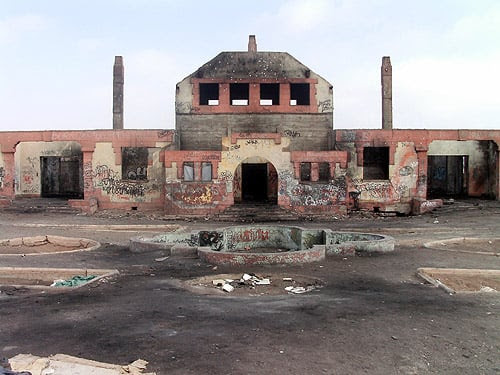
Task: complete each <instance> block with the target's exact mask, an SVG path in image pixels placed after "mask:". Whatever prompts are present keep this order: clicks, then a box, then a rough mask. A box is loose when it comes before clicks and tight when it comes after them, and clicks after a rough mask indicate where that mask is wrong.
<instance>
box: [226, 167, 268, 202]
mask: <svg viewBox="0 0 500 375" xmlns="http://www.w3.org/2000/svg"><path fill="white" fill-rule="evenodd" d="M233 191H234V201H235V203H266V204H277V201H278V173H277V172H276V168H275V167H274V165H273V164H272V163H271V162H269V161H268V160H266V159H264V158H261V157H252V158H248V159H245V160H244V161H243V162H241V164H239V165H238V167H237V168H236V172H235V174H234V180H233Z"/></svg>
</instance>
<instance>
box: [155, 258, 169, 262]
mask: <svg viewBox="0 0 500 375" xmlns="http://www.w3.org/2000/svg"><path fill="white" fill-rule="evenodd" d="M167 259H168V257H161V258H155V261H157V262H163V261H164V260H167Z"/></svg>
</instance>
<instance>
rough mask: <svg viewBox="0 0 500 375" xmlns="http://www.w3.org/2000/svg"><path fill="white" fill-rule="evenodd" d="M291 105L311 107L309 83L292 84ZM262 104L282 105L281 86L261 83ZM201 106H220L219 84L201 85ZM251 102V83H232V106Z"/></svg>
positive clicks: (230, 88)
mask: <svg viewBox="0 0 500 375" xmlns="http://www.w3.org/2000/svg"><path fill="white" fill-rule="evenodd" d="M289 85H290V105H309V104H310V94H309V93H310V91H309V83H290V84H289ZM259 86H260V104H261V105H279V104H280V84H279V83H261V84H259ZM199 89H200V105H219V84H218V83H200V86H199ZM249 100H250V84H249V83H230V84H229V102H230V103H231V105H248V102H249Z"/></svg>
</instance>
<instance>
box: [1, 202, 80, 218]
mask: <svg viewBox="0 0 500 375" xmlns="http://www.w3.org/2000/svg"><path fill="white" fill-rule="evenodd" d="M2 210H3V211H7V212H17V213H38V212H49V213H59V214H77V213H80V212H81V211H80V210H78V209H77V208H73V207H70V206H69V205H68V200H67V199H62V198H16V199H14V200H13V201H12V204H11V205H10V206H4V207H3V208H2Z"/></svg>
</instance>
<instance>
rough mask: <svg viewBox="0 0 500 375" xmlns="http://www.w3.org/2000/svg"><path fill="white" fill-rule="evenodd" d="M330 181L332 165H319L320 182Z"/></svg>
mask: <svg viewBox="0 0 500 375" xmlns="http://www.w3.org/2000/svg"><path fill="white" fill-rule="evenodd" d="M329 180H330V164H329V163H319V178H318V181H322V182H326V181H329Z"/></svg>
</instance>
